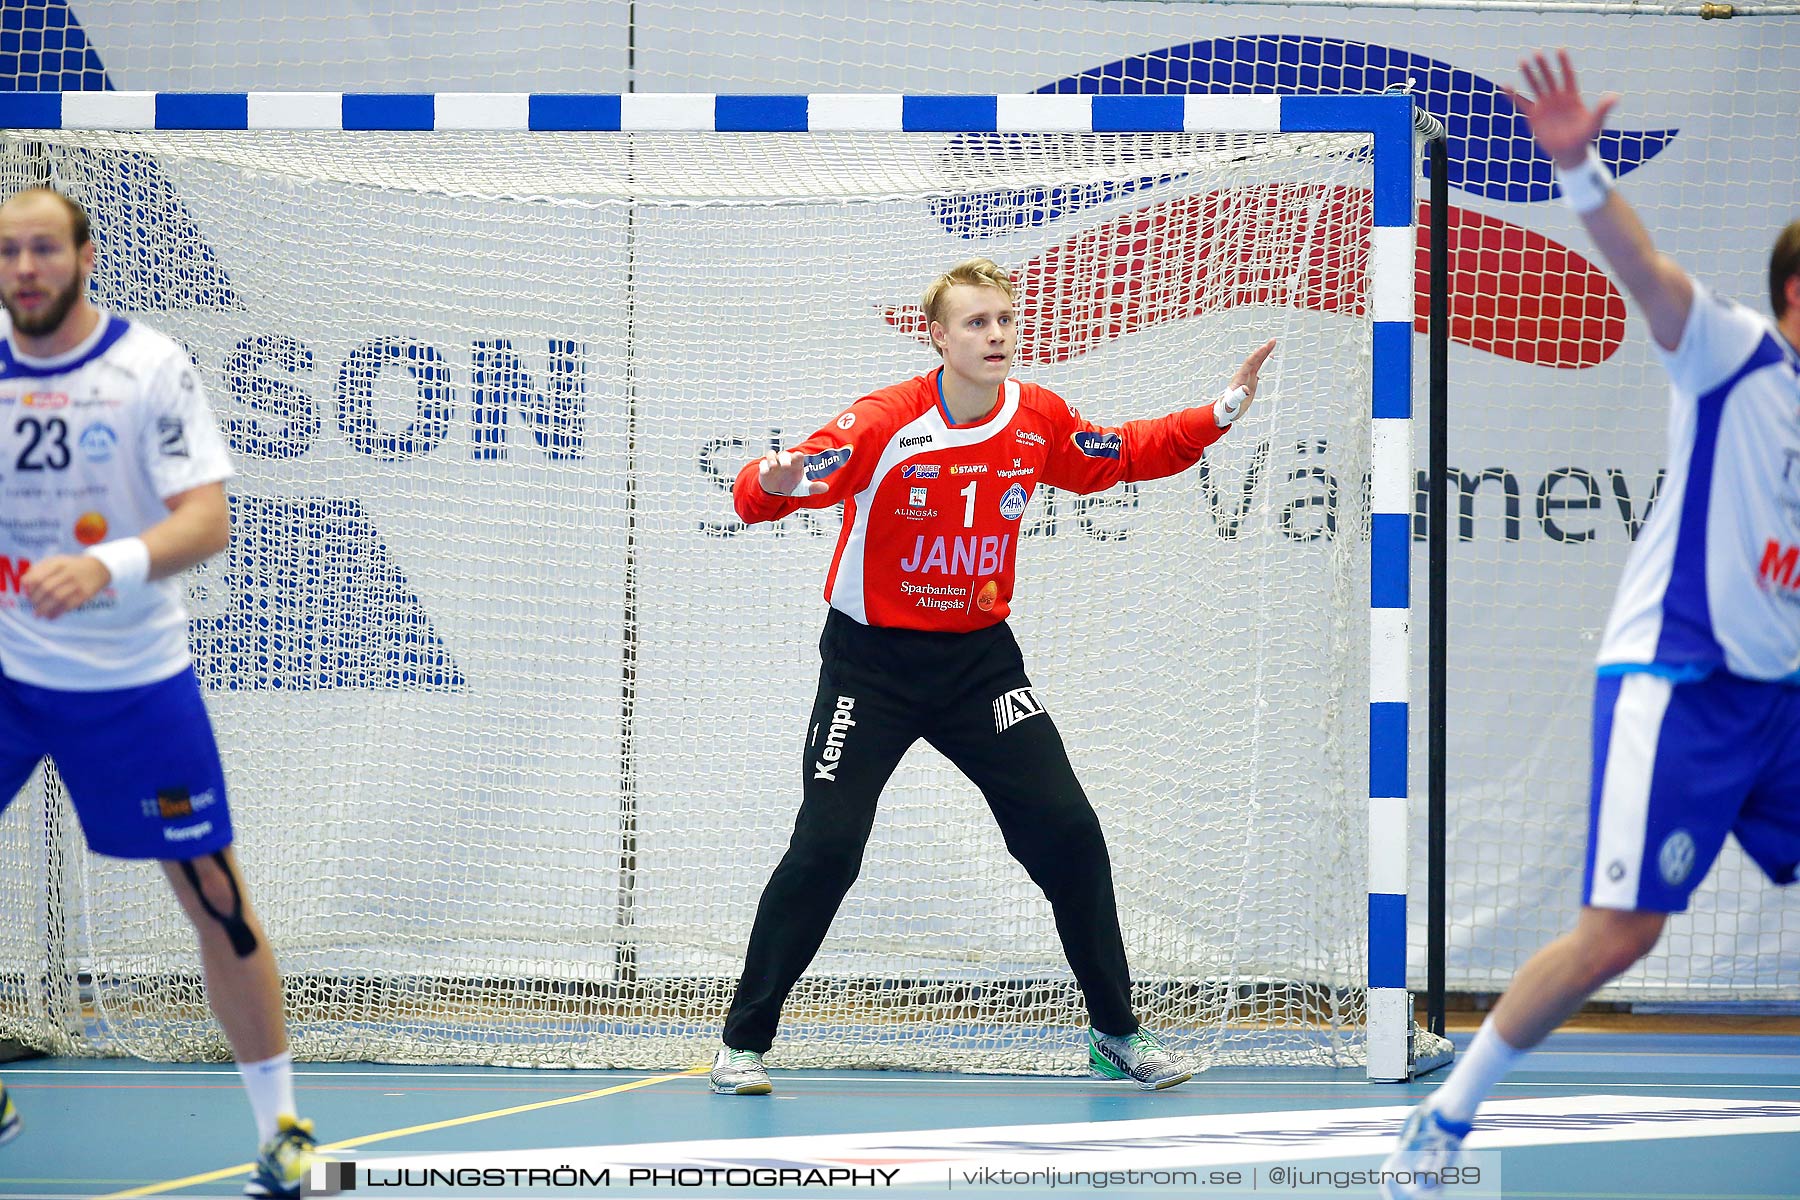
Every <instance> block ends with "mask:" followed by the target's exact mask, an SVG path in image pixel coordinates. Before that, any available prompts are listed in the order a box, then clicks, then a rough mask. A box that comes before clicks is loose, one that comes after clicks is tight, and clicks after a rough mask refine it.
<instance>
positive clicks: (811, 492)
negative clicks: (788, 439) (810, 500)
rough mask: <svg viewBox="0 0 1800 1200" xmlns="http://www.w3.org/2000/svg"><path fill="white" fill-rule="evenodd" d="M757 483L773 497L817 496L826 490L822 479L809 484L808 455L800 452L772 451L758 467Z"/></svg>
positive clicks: (765, 455) (766, 454)
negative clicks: (807, 474) (807, 475)
mask: <svg viewBox="0 0 1800 1200" xmlns="http://www.w3.org/2000/svg"><path fill="white" fill-rule="evenodd" d="M756 481H757V482H758V483H760V484H762V489H763V491H765V492H768V493H769V494H770V495H772V496H817V495H818V494H819V493H820V492H822V491H824V490H825V489H826V483H825V481H824V480H822V479H815V480H813V481H812V482H810V483H808V482H807V479H806V455H804V454H802V453H801V452H800V451H798V450H781V451H775V450H770V451H768V452H767V453H765V454H764V455H763V456H762V461H761V462H760V463H758V464H757V466H756Z"/></svg>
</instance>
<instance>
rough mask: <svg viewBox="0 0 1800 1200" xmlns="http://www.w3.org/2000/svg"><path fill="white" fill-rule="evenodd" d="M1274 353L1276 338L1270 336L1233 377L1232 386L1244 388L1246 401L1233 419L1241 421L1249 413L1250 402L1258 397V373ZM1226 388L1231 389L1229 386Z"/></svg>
mask: <svg viewBox="0 0 1800 1200" xmlns="http://www.w3.org/2000/svg"><path fill="white" fill-rule="evenodd" d="M1273 353H1275V339H1274V338H1270V339H1269V340H1268V341H1266V342H1264V343H1263V344H1262V345H1260V346H1258V347H1257V348H1256V349H1254V350H1252V351H1251V352H1250V357H1249V358H1246V359H1245V360H1244V363H1243V365H1242V366H1240V367H1239V368H1238V369H1237V373H1236V374H1234V375H1233V376H1232V377H1231V387H1232V388H1243V389H1244V403H1243V405H1242V406H1241V407H1240V408H1239V409H1238V415H1237V416H1236V417H1235V418H1233V420H1237V421H1241V420H1243V419H1244V418H1245V417H1246V416H1247V415H1249V412H1250V402H1251V401H1252V400H1254V399H1256V376H1257V373H1258V372H1260V371H1261V370H1262V367H1263V364H1264V363H1266V362H1268V361H1269V355H1271V354H1273ZM1226 390H1227V391H1229V390H1231V389H1230V388H1227V389H1226Z"/></svg>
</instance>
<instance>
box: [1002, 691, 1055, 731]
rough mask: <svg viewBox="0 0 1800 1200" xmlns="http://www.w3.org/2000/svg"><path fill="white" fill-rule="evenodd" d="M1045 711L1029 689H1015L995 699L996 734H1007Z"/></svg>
mask: <svg viewBox="0 0 1800 1200" xmlns="http://www.w3.org/2000/svg"><path fill="white" fill-rule="evenodd" d="M1043 711H1044V705H1043V703H1042V701H1040V700H1039V699H1038V698H1037V696H1036V695H1035V694H1034V693H1033V692H1032V690H1031V689H1030V688H1028V687H1022V688H1014V689H1013V690H1012V691H1010V692H1007V693H1005V694H1004V695H1001V696H997V697H995V699H994V732H995V733H1005V732H1006V731H1007V730H1009V729H1011V728H1012V727H1013V726H1014V725H1017V724H1018V723H1019V722H1020V721H1023V720H1025V719H1026V718H1027V717H1035V716H1037V715H1038V714H1039V713H1041V712H1043Z"/></svg>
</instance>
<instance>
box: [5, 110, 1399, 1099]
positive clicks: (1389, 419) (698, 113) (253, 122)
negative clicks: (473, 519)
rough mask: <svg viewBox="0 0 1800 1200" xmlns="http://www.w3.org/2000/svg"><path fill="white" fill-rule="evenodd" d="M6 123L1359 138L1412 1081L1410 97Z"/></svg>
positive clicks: (1388, 959)
mask: <svg viewBox="0 0 1800 1200" xmlns="http://www.w3.org/2000/svg"><path fill="white" fill-rule="evenodd" d="M0 128H10V129H110V130H229V129H286V130H304V129H315V130H333V129H339V130H358V131H371V132H380V131H387V132H417V133H429V132H433V131H445V130H517V131H541V132H562V133H567V132H623V133H631V132H651V131H667V132H721V133H852V132H875V133H880V132H888V133H1055V132H1072V133H1081V132H1090V131H1091V132H1100V133H1155V132H1171V133H1181V132H1187V133H1298V132H1311V133H1332V132H1343V133H1367V134H1370V135H1372V139H1373V143H1374V183H1373V187H1374V228H1373V229H1372V230H1371V243H1370V244H1371V251H1372V258H1373V264H1372V275H1373V279H1372V289H1373V295H1372V298H1371V304H1372V306H1373V309H1374V313H1373V316H1374V320H1375V331H1374V347H1373V377H1374V383H1373V388H1372V395H1371V397H1370V402H1371V405H1372V410H1373V416H1374V422H1373V425H1374V433H1373V445H1372V463H1373V470H1374V477H1373V499H1374V506H1373V511H1374V520H1373V537H1372V542H1371V549H1370V553H1371V558H1372V566H1371V573H1370V574H1371V583H1370V596H1369V622H1370V645H1369V760H1368V761H1369V877H1368V895H1369V907H1368V945H1369V960H1368V988H1369V992H1368V1004H1369V1011H1368V1054H1369V1064H1368V1074H1369V1077H1370V1078H1371V1079H1384V1080H1395V1079H1404V1078H1406V1077H1407V1075H1408V1074H1409V1067H1410V1064H1409V1062H1408V1050H1407V1043H1408V1040H1409V1038H1408V1035H1409V1033H1410V1031H1411V1028H1412V1013H1411V1004H1410V996H1409V994H1408V992H1407V990H1406V885H1407V861H1406V848H1407V843H1408V838H1407V742H1408V729H1409V711H1408V699H1409V697H1408V677H1409V661H1410V633H1409V630H1410V625H1411V613H1412V609H1411V604H1412V600H1411V566H1410V564H1411V561H1412V551H1411V546H1412V505H1413V465H1412V464H1413V448H1412V329H1413V313H1414V294H1413V291H1414V254H1415V241H1414V234H1413V220H1414V199H1413V185H1414V181H1415V179H1416V178H1417V177H1418V172H1417V170H1416V169H1415V167H1414V160H1413V141H1412V128H1413V127H1412V101H1411V100H1410V99H1408V98H1407V97H1405V96H1393V95H1381V96H1275V95H1262V96H1256V95H1250V96H1212V95H1208V96H1191V95H1174V96H1095V95H1055V94H1042V93H1032V94H1028V95H985V96H904V95H888V94H835V93H823V94H817V95H725V94H714V93H667V92H664V93H648V92H639V93H627V94H623V95H599V94H593V95H589V94H572V93H554V92H438V93H416V94H415V93H397V92H210V93H183V92H6V93H0Z"/></svg>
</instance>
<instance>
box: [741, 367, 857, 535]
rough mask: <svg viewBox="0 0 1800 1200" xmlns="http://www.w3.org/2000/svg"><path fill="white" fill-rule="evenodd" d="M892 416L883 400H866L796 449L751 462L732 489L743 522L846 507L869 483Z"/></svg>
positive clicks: (775, 518)
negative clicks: (835, 505)
mask: <svg viewBox="0 0 1800 1200" xmlns="http://www.w3.org/2000/svg"><path fill="white" fill-rule="evenodd" d="M886 416H887V414H886V413H885V412H884V411H883V410H882V407H881V405H880V403H879V402H878V401H876V400H873V399H870V398H867V397H865V398H864V399H862V400H858V401H857V402H856V403H855V404H853V405H851V406H850V407H849V408H847V409H845V410H844V411H843V412H841V413H839V414H838V415H837V416H836V417H833V418H832V419H831V421H829V422H828V423H827V424H826V425H825V427H824V428H823V429H820V430H818V431H816V432H814V433H813V434H811V435H810V436H809V437H807V438H806V440H804V441H802V442H801V443H800V444H799V445H797V446H795V447H793V448H792V449H788V450H770V451H768V452H766V453H765V454H763V456H762V457H761V458H758V459H755V460H754V461H752V462H749V463H746V464H745V465H744V467H743V469H742V470H740V471H739V472H738V474H737V480H736V482H734V483H733V484H732V488H731V498H732V504H733V506H734V507H735V508H736V509H737V515H738V518H739V519H740V520H742V521H744V522H745V523H746V524H752V525H753V524H755V523H757V522H758V521H776V520H780V519H781V518H782V517H785V516H787V515H788V514H789V513H792V512H796V511H798V510H799V509H802V508H829V507H831V506H832V505H833V504H840V503H842V502H843V501H844V499H845V498H846V497H848V496H849V495H851V494H852V493H853V492H855V491H856V489H857V488H858V487H859V486H861V484H863V483H865V482H867V480H868V478H869V472H870V470H871V469H872V468H873V466H874V460H875V459H876V458H879V457H880V454H881V442H882V440H883V438H884V437H885V431H886V429H887V425H888V424H889V422H888V421H887V420H886Z"/></svg>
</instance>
